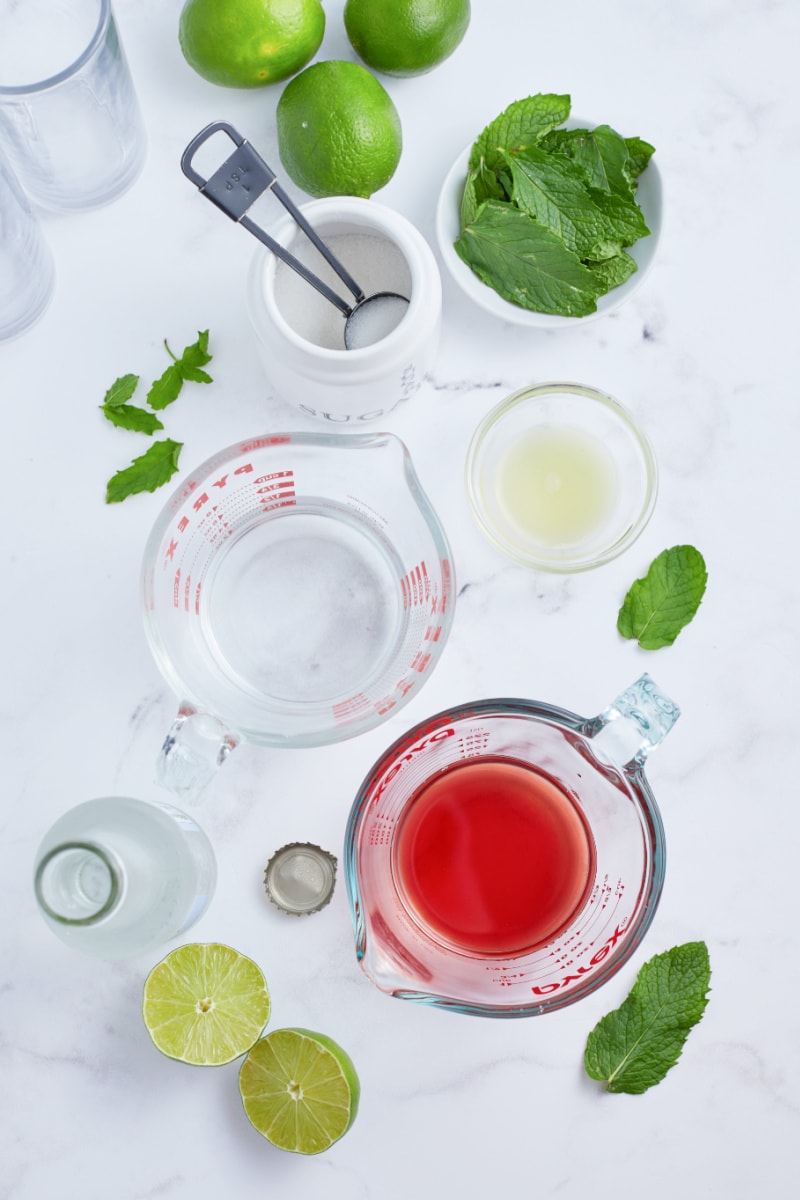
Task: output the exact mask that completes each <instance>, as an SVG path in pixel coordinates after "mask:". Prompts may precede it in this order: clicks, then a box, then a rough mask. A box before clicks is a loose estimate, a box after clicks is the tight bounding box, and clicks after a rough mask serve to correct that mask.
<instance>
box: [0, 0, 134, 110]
mask: <svg viewBox="0 0 800 1200" xmlns="http://www.w3.org/2000/svg"><path fill="white" fill-rule="evenodd" d="M99 4H100V13H99V16H98V19H97V25H96V26H95V28H94V32H93V33H92V36H91V37H90V39H89V41H88V42H87V44H86V46H85V47H84V48H83V50H82V51H81V53H80V54H79V55H78V57H77V58H76V59H74V60H73V61H72V62H71V63H68V65H67V66H66V67H62V69H61V70H60V71H57V72H56V74H55V75H47V76H45V77H44V78H43V79H36V80H32V81H31V82H30V83H18V84H14V85H13V86H12V85H10V84H3V83H0V98H3V97H9V98H10V97H14V96H20V97H21V96H33V95H36V94H38V93H39V92H46V91H48V90H49V89H51V88H54V87H58V85H59V84H61V83H65V82H66V80H68V79H71V78H72V77H73V76H74V75H77V73H78V71H80V70H81V69H82V68H83V67H84V66H85V65H86V63H87V62H88V61H89V59H90V58H91V57H92V55H93V54H94V52H95V50H96V49H97V47H98V45H99V43H100V41H101V39H102V37H103V35H104V34H105V31H106V29H107V28H108V26H109V24H110V23H111V0H99Z"/></svg>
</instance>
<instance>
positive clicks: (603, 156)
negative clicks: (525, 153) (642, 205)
mask: <svg viewBox="0 0 800 1200" xmlns="http://www.w3.org/2000/svg"><path fill="white" fill-rule="evenodd" d="M542 147H543V149H545V150H547V151H549V152H551V153H553V154H554V155H555V156H557V157H559V158H567V159H569V160H570V161H571V162H572V163H573V164H574V166H575V167H577V168H579V169H580V170H581V172H582V174H583V177H584V178H585V180H586V182H587V184H588V185H589V186H590V187H595V188H600V189H601V191H606V192H613V193H615V194H616V195H619V196H625V197H626V198H627V199H633V196H634V194H635V191H636V188H635V185H634V183H633V177H632V173H631V171H630V163H629V151H628V146H627V143H626V141H625V139H624V138H623V137H620V135H619V134H618V133H617V132H616V130H614V129H612V128H611V126H610V125H597V126H596V127H595V128H594V129H555V130H553V131H552V133H548V134H547V136H546V137H544V138H543V139H542Z"/></svg>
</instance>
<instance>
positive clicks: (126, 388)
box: [102, 375, 139, 410]
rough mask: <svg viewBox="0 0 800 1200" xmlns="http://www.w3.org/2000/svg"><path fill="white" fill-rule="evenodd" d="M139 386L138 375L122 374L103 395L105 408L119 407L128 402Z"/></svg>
mask: <svg viewBox="0 0 800 1200" xmlns="http://www.w3.org/2000/svg"><path fill="white" fill-rule="evenodd" d="M138 386H139V376H138V375H120V377H119V379H115V380H114V382H113V383H112V385H111V387H110V388H109V389H108V391H107V392H106V394H105V396H104V397H103V405H102V407H103V409H104V410H106V409H109V408H119V407H120V406H121V405H123V404H127V403H128V401H129V400H130V398H131V396H132V395H133V393H134V392H135V391H136V389H137V387H138Z"/></svg>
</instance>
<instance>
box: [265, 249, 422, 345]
mask: <svg viewBox="0 0 800 1200" xmlns="http://www.w3.org/2000/svg"><path fill="white" fill-rule="evenodd" d="M320 232H321V233H322V236H323V239H324V241H325V243H326V245H328V246H329V247H330V249H331V250H332V251H333V253H334V254H335V256H336V257H337V258H338V259H339V261H340V262H341V263H342V265H343V266H345V267H346V268H347V270H348V271H349V272H350V274H351V275H352V276H353V278H354V279H355V280H356V282H357V283H358V284H359V286H360V287H361V288H362V290H363V292H364V294H365V295H366V296H372V295H374V294H375V293H376V292H396V293H398V294H399V295H401V296H410V295H411V273H410V271H409V269H408V264H407V262H406V260H405V257H404V256H403V254H402V253H401V251H400V250H399V249H398V247H397V246H395V244H394V243H393V242H391V241H389V239H388V238H382V237H378V236H377V235H374V234H367V233H340V234H330V235H326V234H325V233H324V231H320ZM290 249H291V251H292V253H293V254H294V255H295V257H296V258H298V259H299V260H300V262H302V263H303V265H304V266H307V267H309V268H310V269H311V270H312V271H313V272H314V274H315V275H317V276H318V277H319V278H320V279H321V280H322V281H323V283H327V284H330V286H331V287H332V288H333V290H334V291H335V292H336V293H337V294H338V295H339V296H341V297H342V299H343V300H347V301H348V303H350V302H352V301H353V297H352V296H351V294H350V292H349V291H348V290H347V288H345V286H344V284H343V283H342V281H341V280H340V279H339V276H338V275H337V274H336V272H335V271H334V270H333V268H332V267H331V266H329V264H328V263H327V262H326V261H325V259H324V258H323V257H322V255H321V254H320V253H319V251H317V250H316V249H315V248H314V247H313V246H312V245H311V244H310V243H309V242H308V241H307V240H306V239H305V238H304V237H303V236H302V235H301V234H298V236H297V237H296V238H295V239H294V241H293V242H292V244H291V246H290ZM275 304H276V306H277V308H278V310H279V312H280V313H281V315H282V316H283V318H284V320H285V321H286V323H287V324H288V325H290V326H291V328H292V329H293V330H294V331H295V333H298V334H299V335H300V337H303V338H305V339H306V341H309V342H313V343H314V345H316V346H321V347H322V348H323V349H327V350H343V349H344V322H345V318H344V316H343V315H342V313H341V312H339V310H338V309H337V308H336V307H335V305H333V304H331V302H330V300H326V299H325V298H324V296H321V295H320V294H319V292H317V291H315V290H314V288H313V287H312V286H311V285H310V284H309V283H306V281H305V280H304V279H301V277H300V276H299V275H298V274H297V273H296V272H295V271H293V270H292V269H291V268H290V267H288V266H287V265H286V264H285V263H283V262H278V263H277V266H276V268H275ZM371 311H374V310H371ZM405 313H406V307H405V306H397V307H394V306H391V305H390V306H388V307H385V306H381V308H380V312H379V316H378V317H377V318H376V320H375V321H374V323H371V324H370V325H369V326H368V325H367V323H366V322H365V328H364V329H363V330H362V331H361V336H360V337H359V348H361V347H365V346H368V345H372V344H374V343H376V342H378V341H380V340H381V339H382V338H384V337H386V336H387V335H388V334H389V333H391V332H392V330H393V329H395V328H396V327H397V325H399V323H400V321H401V320H402V318H403V317H404V316H405Z"/></svg>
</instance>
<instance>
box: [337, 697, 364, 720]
mask: <svg viewBox="0 0 800 1200" xmlns="http://www.w3.org/2000/svg"><path fill="white" fill-rule="evenodd" d="M369 707H370V702H369V699H368V697H367V696H365V695H364V693H363V692H358V693H357V694H356V695H355V696H350V697H349V698H348V699H347V700H342V701H341V702H340V703H339V704H334V706H333V709H332V710H331V711H332V712H333V719H334V721H338V722H342V721H350V720H351V719H352V718H353V717H355V716H358V714H359V713H363V712H364V711H365V710H366V709H368V708H369Z"/></svg>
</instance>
